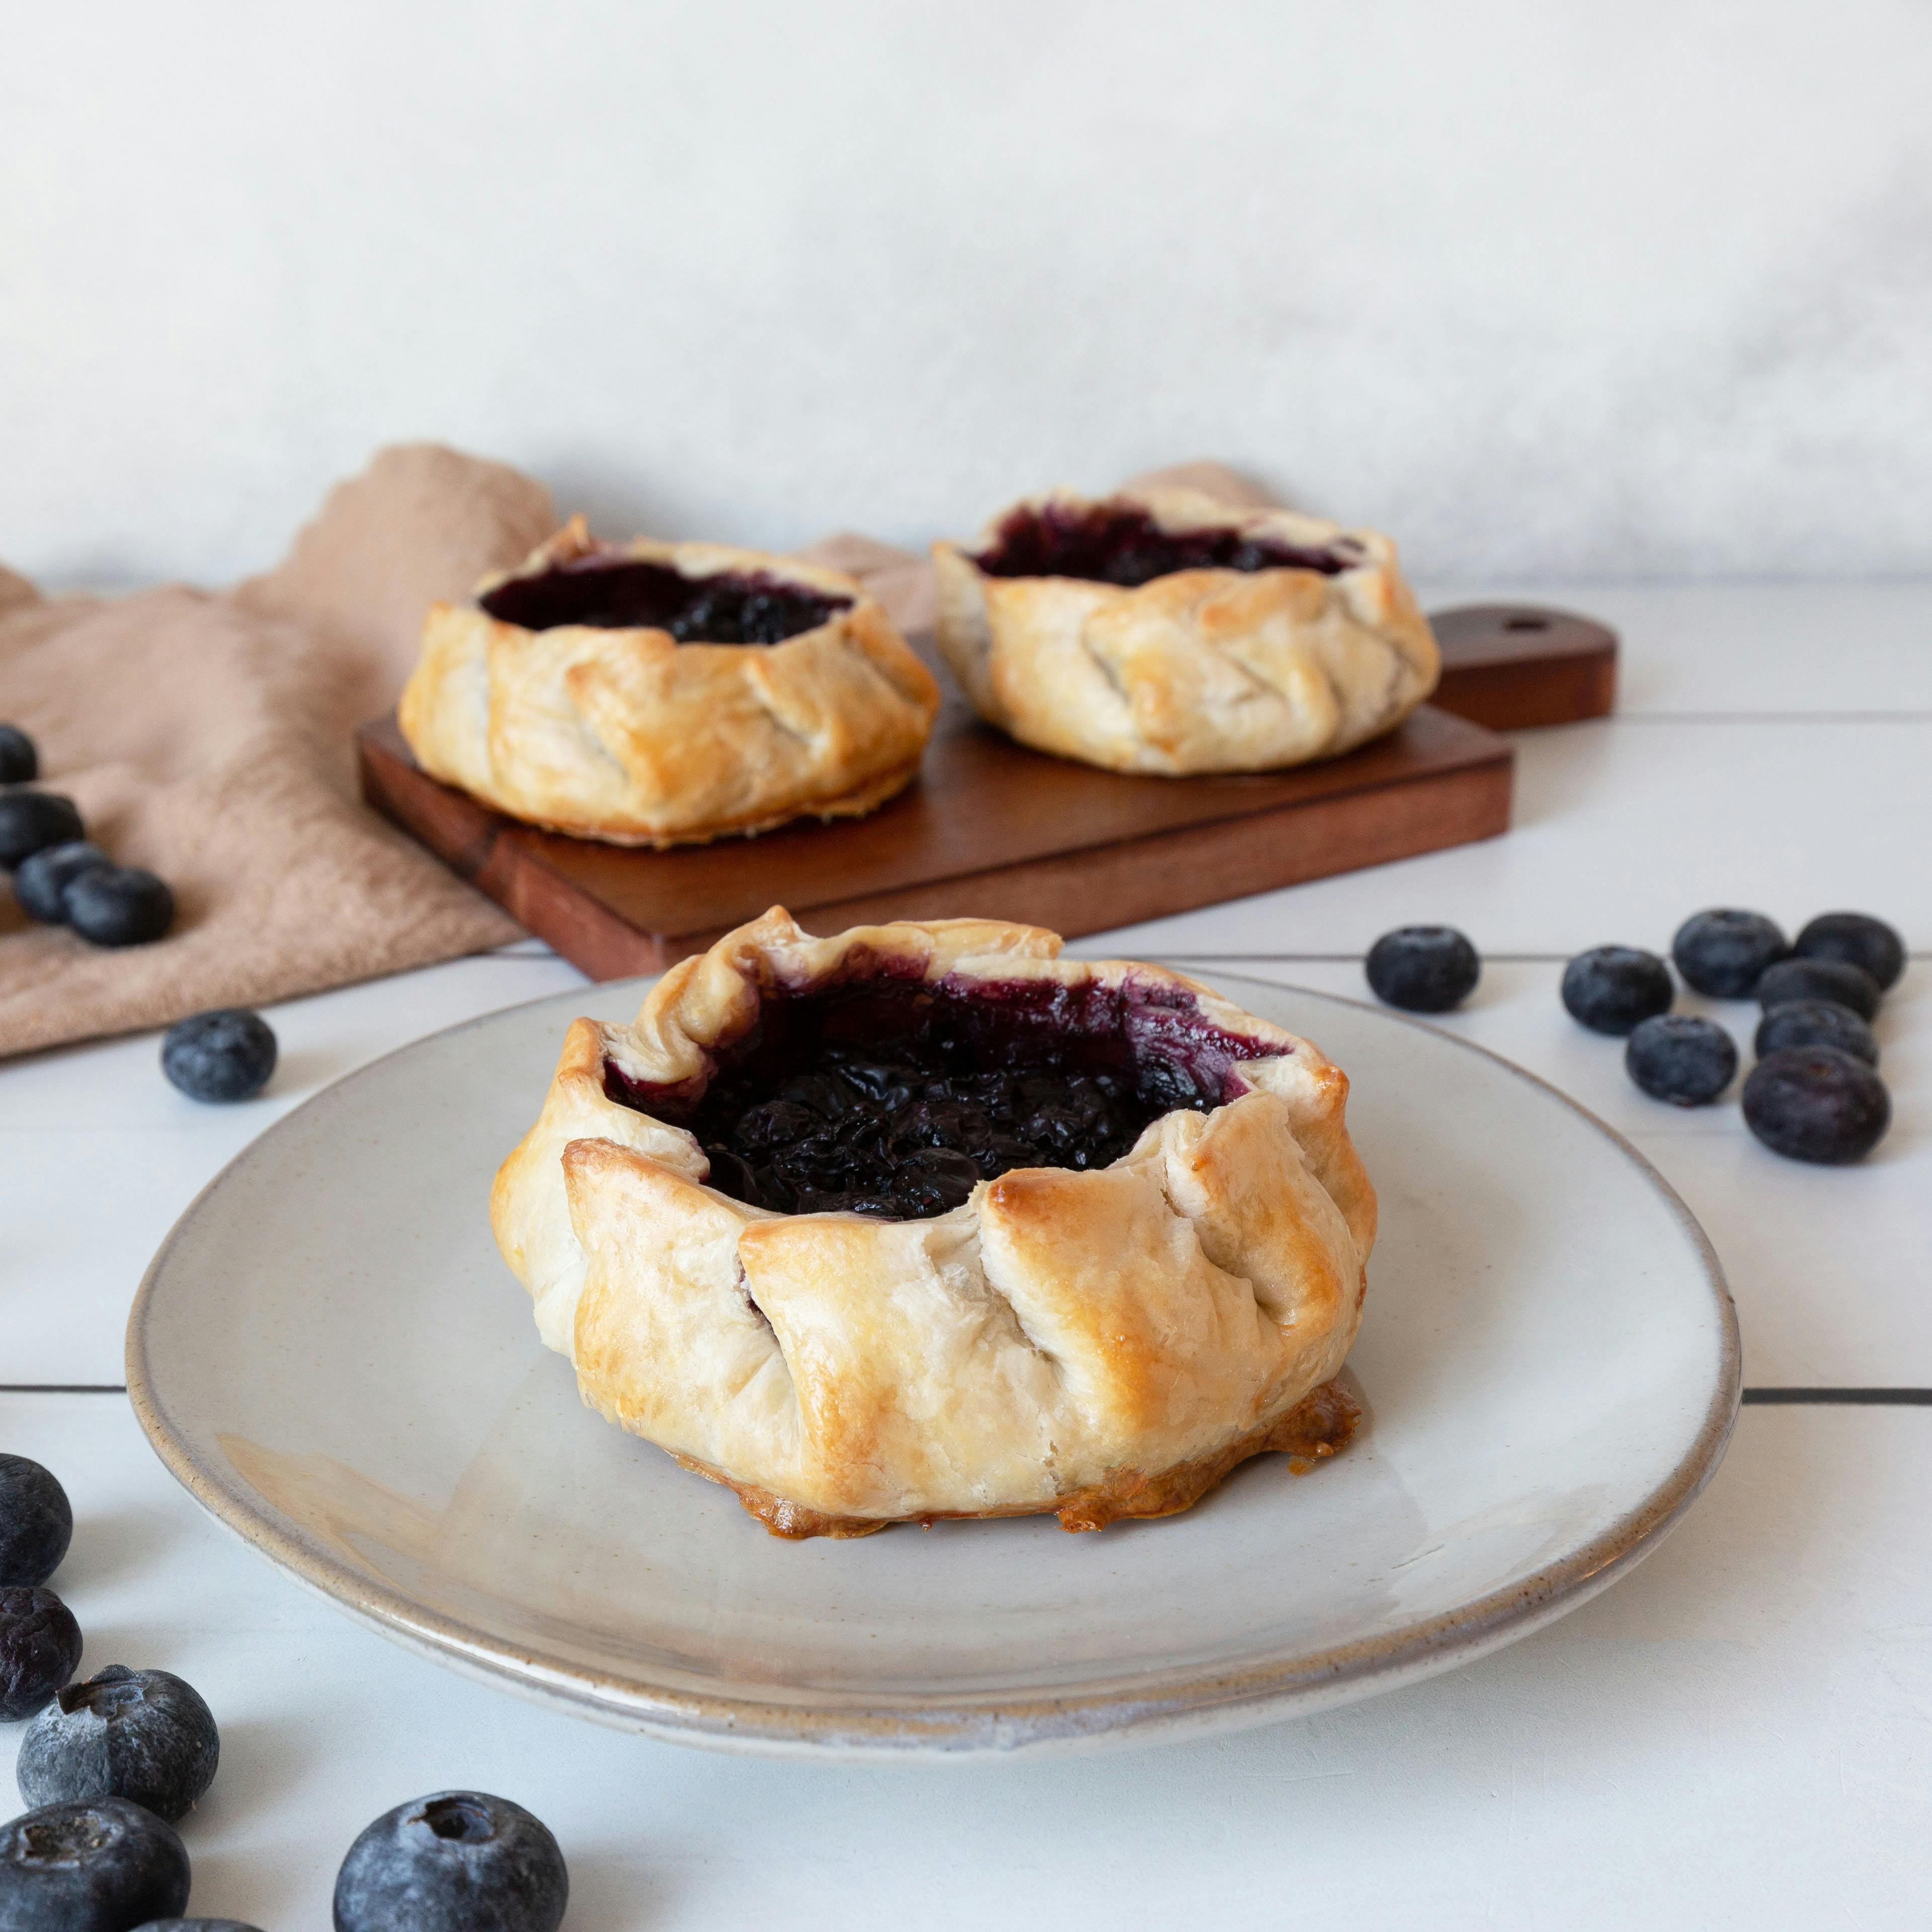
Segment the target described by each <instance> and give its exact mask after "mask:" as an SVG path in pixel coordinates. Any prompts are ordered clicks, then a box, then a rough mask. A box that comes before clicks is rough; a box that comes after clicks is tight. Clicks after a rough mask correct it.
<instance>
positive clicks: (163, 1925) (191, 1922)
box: [134, 1918, 262, 1932]
mask: <svg viewBox="0 0 1932 1932" xmlns="http://www.w3.org/2000/svg"><path fill="white" fill-rule="evenodd" d="M134 1932H262V1928H261V1927H260V1926H259V1925H245V1924H242V1921H241V1920H240V1919H239V1918H151V1919H149V1920H148V1922H147V1924H145V1925H137V1926H136V1927H134Z"/></svg>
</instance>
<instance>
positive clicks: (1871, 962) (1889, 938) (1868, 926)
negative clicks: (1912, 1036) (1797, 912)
mask: <svg viewBox="0 0 1932 1932" xmlns="http://www.w3.org/2000/svg"><path fill="white" fill-rule="evenodd" d="M1792 950H1793V951H1794V952H1795V953H1796V954H1797V955H1798V956H1799V959H1837V960H1840V961H1842V962H1843V963H1844V964H1845V965H1847V966H1861V967H1863V968H1864V970H1865V971H1867V973H1869V974H1870V975H1871V976H1872V977H1873V979H1874V980H1876V981H1877V982H1878V985H1879V992H1890V991H1891V989H1892V988H1893V987H1894V986H1897V983H1898V976H1899V975H1900V974H1901V973H1903V971H1905V941H1903V940H1902V939H1901V938H1900V937H1899V936H1898V935H1897V933H1896V932H1894V930H1893V929H1891V927H1890V926H1887V925H1886V924H1885V921H1884V920H1883V919H1873V917H1872V916H1871V915H1870V913H1863V912H1821V913H1820V914H1819V915H1818V916H1817V918H1816V919H1812V920H1811V921H1810V922H1808V924H1807V925H1806V926H1805V929H1804V931H1803V932H1801V933H1799V935H1798V941H1797V944H1796V946H1795V947H1793V949H1792Z"/></svg>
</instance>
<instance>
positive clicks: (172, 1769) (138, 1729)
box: [15, 1664, 221, 1824]
mask: <svg viewBox="0 0 1932 1932" xmlns="http://www.w3.org/2000/svg"><path fill="white" fill-rule="evenodd" d="M220 1757H221V1739H220V1735H219V1734H218V1733H217V1731H216V1730H215V1728H214V1714H213V1713H212V1712H211V1711H210V1710H209V1709H208V1706H206V1705H205V1704H204V1703H202V1700H201V1698H200V1696H199V1693H197V1692H196V1691H195V1689H194V1688H193V1686H192V1685H187V1684H184V1683H183V1682H181V1679H179V1678H178V1677H176V1676H174V1675H173V1674H172V1673H171V1672H169V1671H166V1670H128V1669H127V1667H126V1666H125V1665H124V1664H110V1665H109V1666H108V1667H107V1669H106V1670H98V1671H96V1672H95V1674H94V1675H93V1676H92V1677H90V1678H89V1679H88V1680H87V1682H86V1683H85V1684H70V1685H68V1687H67V1688H66V1689H65V1691H62V1692H61V1694H59V1696H58V1697H56V1698H55V1700H54V1701H53V1703H52V1704H51V1705H49V1706H48V1708H47V1709H46V1710H44V1711H43V1712H41V1713H40V1715H39V1716H38V1717H37V1718H35V1719H34V1721H33V1722H32V1723H31V1724H29V1725H28V1727H27V1732H26V1736H24V1737H23V1739H21V1740H20V1763H19V1765H18V1766H17V1768H16V1772H15V1775H17V1777H18V1778H19V1779H20V1796H22V1797H23V1798H24V1799H26V1801H27V1802H28V1804H29V1805H53V1804H58V1803H63V1802H80V1801H82V1800H83V1799H95V1798H124V1799H127V1800H128V1801H129V1802H130V1803H132V1804H135V1805H143V1806H145V1808H147V1809H148V1811H151V1812H153V1813H154V1815H155V1817H157V1818H165V1819H166V1820H167V1821H168V1822H169V1823H170V1824H172V1823H174V1821H175V1820H176V1819H177V1818H180V1817H184V1816H186V1814H187V1812H188V1811H189V1809H190V1808H191V1807H192V1806H193V1804H194V1802H195V1800H196V1799H198V1798H199V1797H200V1796H201V1794H202V1793H203V1792H204V1791H205V1790H207V1789H208V1787H209V1785H210V1784H212V1783H213V1782H214V1767H215V1766H216V1764H217V1763H218V1762H219V1761H220Z"/></svg>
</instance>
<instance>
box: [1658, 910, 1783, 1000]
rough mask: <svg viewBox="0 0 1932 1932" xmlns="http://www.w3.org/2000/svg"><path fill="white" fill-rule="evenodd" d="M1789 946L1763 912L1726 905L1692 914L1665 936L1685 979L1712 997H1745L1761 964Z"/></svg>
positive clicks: (1760, 971) (1754, 988) (1779, 955)
mask: <svg viewBox="0 0 1932 1932" xmlns="http://www.w3.org/2000/svg"><path fill="white" fill-rule="evenodd" d="M1790 950H1791V942H1790V941H1789V940H1787V938H1785V936H1784V934H1783V933H1782V932H1780V931H1779V930H1778V927H1777V926H1775V925H1774V924H1773V923H1772V921H1771V920H1769V919H1766V917H1765V916H1764V914H1763V913H1761V912H1739V911H1737V910H1735V909H1733V908H1732V907H1715V908H1714V909H1713V910H1711V911H1709V912H1700V913H1694V914H1693V915H1692V916H1691V917H1690V918H1689V919H1686V920H1685V922H1684V923H1683V924H1682V926H1679V928H1678V929H1677V936H1676V938H1674V939H1673V940H1672V941H1671V942H1670V956H1671V958H1672V959H1673V961H1675V962H1676V966H1677V970H1678V971H1679V973H1681V974H1682V975H1683V976H1684V983H1685V985H1686V986H1694V987H1696V988H1697V991H1698V992H1700V993H1708V994H1709V995H1710V996H1711V998H1713V999H1714V1000H1747V999H1749V998H1751V995H1752V994H1753V993H1754V992H1756V991H1757V983H1758V980H1759V979H1760V977H1762V976H1763V972H1764V970H1765V968H1766V967H1767V966H1775V965H1776V964H1777V963H1778V961H1779V960H1781V959H1784V957H1785V956H1786V955H1787V953H1790Z"/></svg>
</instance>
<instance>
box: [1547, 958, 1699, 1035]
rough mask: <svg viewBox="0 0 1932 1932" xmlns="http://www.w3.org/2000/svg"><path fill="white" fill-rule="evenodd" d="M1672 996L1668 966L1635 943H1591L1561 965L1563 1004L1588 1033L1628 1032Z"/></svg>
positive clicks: (1667, 1005)
mask: <svg viewBox="0 0 1932 1932" xmlns="http://www.w3.org/2000/svg"><path fill="white" fill-rule="evenodd" d="M1675 997H1676V992H1675V989H1673V986H1671V983H1670V968H1669V967H1668V966H1667V965H1664V962H1663V961H1662V960H1661V959H1658V956H1657V955H1656V954H1655V953H1646V952H1643V950H1640V948H1639V947H1634V946H1593V947H1591V949H1590V950H1589V952H1587V953H1578V954H1577V956H1576V958H1575V959H1573V960H1571V962H1570V963H1569V965H1567V966H1566V967H1565V968H1564V969H1563V1004H1564V1005H1565V1007H1567V1008H1568V1010H1569V1013H1570V1017H1571V1019H1575V1020H1580V1021H1581V1022H1583V1025H1586V1027H1588V1028H1589V1029H1590V1031H1592V1033H1607V1034H1616V1035H1619V1036H1621V1035H1622V1034H1627V1033H1629V1032H1630V1031H1631V1030H1632V1029H1633V1028H1636V1027H1637V1026H1639V1025H1642V1023H1643V1022H1644V1021H1646V1020H1647V1019H1649V1018H1650V1017H1651V1016H1652V1015H1653V1014H1655V1013H1668V1012H1669V1011H1670V1002H1671V1001H1672V1000H1673V998H1675Z"/></svg>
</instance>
